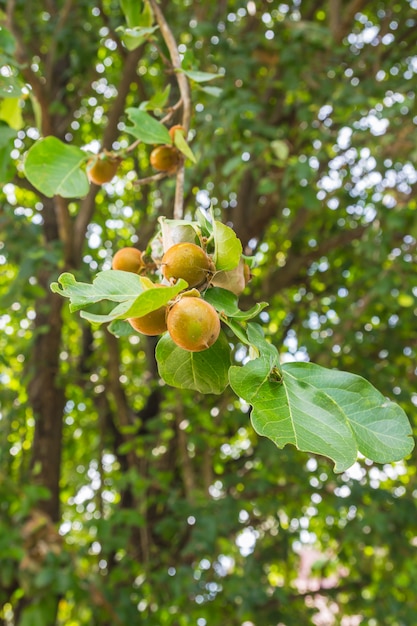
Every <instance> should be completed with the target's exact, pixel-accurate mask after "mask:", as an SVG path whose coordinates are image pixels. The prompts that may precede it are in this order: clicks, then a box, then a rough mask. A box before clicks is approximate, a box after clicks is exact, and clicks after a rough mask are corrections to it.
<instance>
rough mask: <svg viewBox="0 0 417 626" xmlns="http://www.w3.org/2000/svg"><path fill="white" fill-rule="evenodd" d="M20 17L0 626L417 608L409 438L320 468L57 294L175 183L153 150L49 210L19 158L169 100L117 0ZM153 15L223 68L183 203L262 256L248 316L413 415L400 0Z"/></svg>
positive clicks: (410, 146) (13, 55)
mask: <svg viewBox="0 0 417 626" xmlns="http://www.w3.org/2000/svg"><path fill="white" fill-rule="evenodd" d="M124 4H125V3H124ZM126 4H128V5H129V4H131V3H129V2H127V3H126ZM28 6H29V5H28V3H27V2H25V1H24V0H15V2H11V1H9V2H7V3H6V2H2V3H0V19H1V24H2V30H0V63H1V66H2V72H1V74H0V95H1V100H0V104H1V108H0V120H1V121H0V174H1V177H2V190H1V191H0V230H1V236H0V264H1V266H0V306H1V316H0V329H1V334H0V363H1V368H0V383H1V389H0V403H1V404H0V442H1V443H0V601H1V602H0V621H1V623H2V624H5V626H6V625H7V626H34V625H35V624H36V625H38V624H44V625H45V626H50V625H54V626H83V625H86V626H87V625H88V626H93V625H97V626H99V625H100V626H107V625H108V624H112V625H116V626H119V625H126V624H130V623H140V624H146V625H149V626H163V625H167V626H186V625H189V624H197V625H198V626H206V625H210V626H211V625H217V624H226V623H227V624H228V625H230V626H243V625H245V626H252V625H255V626H276V625H278V624H280V625H282V624H284V625H285V626H299V625H300V624H307V623H313V624H328V625H329V626H331V625H333V624H335V625H341V626H346V625H349V624H351V625H352V626H353V625H355V624H369V625H370V626H380V625H390V626H400V625H407V626H408V625H410V624H412V623H414V621H415V598H416V595H417V586H416V580H417V554H416V551H417V537H416V530H415V528H416V526H415V519H416V514H417V511H416V502H417V499H416V498H417V484H416V480H417V479H416V470H415V453H414V455H413V458H410V459H407V460H406V461H405V462H401V463H396V464H393V465H386V466H377V465H375V464H373V463H370V462H369V461H367V460H366V459H359V460H358V462H357V463H356V464H355V465H354V466H353V467H352V468H351V470H348V471H347V472H345V473H343V474H341V475H334V474H333V472H332V466H331V464H330V463H329V462H328V461H326V460H324V459H322V458H320V457H311V456H309V455H306V454H302V453H299V452H296V451H295V450H294V449H293V448H292V447H286V448H285V449H284V450H282V451H280V450H278V449H277V448H276V447H275V446H274V445H273V444H272V443H271V442H270V441H267V440H265V439H262V438H258V437H257V436H256V435H255V434H254V432H253V430H252V428H251V425H250V421H249V416H248V408H247V406H246V405H245V404H244V403H243V402H240V401H239V400H238V399H237V398H236V396H234V395H233V394H232V393H231V392H229V391H228V390H226V392H224V394H222V395H221V396H220V397H214V396H211V395H208V396H204V397H203V396H201V395H199V394H194V393H192V392H185V391H184V392H183V391H181V392H179V391H178V390H173V389H170V388H168V387H167V386H164V385H162V384H161V382H160V381H159V379H158V377H157V375H156V370H155V363H154V360H153V350H154V344H153V342H152V340H150V339H145V338H143V337H141V336H139V335H133V336H130V337H121V338H120V339H119V340H117V341H116V339H115V338H114V337H113V336H111V335H110V334H109V333H108V332H107V331H106V330H103V329H99V328H96V327H94V326H93V327H91V326H89V325H88V324H87V323H86V322H85V321H83V320H81V319H79V318H78V317H77V316H76V315H72V314H70V313H69V311H68V307H67V304H63V305H62V304H61V305H56V304H55V303H56V300H57V299H59V296H55V295H54V294H51V293H50V290H49V284H50V283H51V282H53V281H55V280H56V279H57V276H58V275H59V274H60V273H61V272H62V271H66V270H69V271H73V272H74V273H76V274H77V278H78V280H88V281H91V278H92V277H93V276H94V275H95V273H96V272H97V271H99V270H103V269H108V268H109V267H110V264H111V257H112V255H113V254H114V252H115V251H116V250H117V249H119V248H120V247H123V246H126V245H137V246H138V247H141V248H143V247H144V246H146V245H147V243H148V241H149V239H150V238H151V237H152V234H153V232H154V227H155V224H156V221H157V218H158V216H159V215H167V216H168V217H172V207H173V202H174V191H175V178H167V179H164V180H162V181H160V182H156V183H153V184H151V185H141V186H138V185H137V184H135V181H137V180H138V179H140V178H144V177H146V176H149V175H151V174H152V173H153V172H152V170H151V168H150V165H149V154H150V149H151V147H150V146H147V145H144V144H140V145H139V146H138V147H137V149H136V150H135V151H133V152H132V153H129V157H128V158H127V159H126V160H125V161H124V162H123V164H122V166H121V168H120V169H119V172H118V176H117V177H116V178H115V179H114V180H113V181H112V182H111V183H109V184H107V185H104V186H103V187H102V188H91V189H90V192H89V194H88V195H87V196H86V198H84V199H82V200H80V201H78V200H74V201H65V204H64V205H62V201H60V200H59V199H57V198H54V199H49V198H45V197H43V196H41V195H40V194H38V193H37V192H36V191H35V190H34V189H33V188H32V187H31V185H29V183H28V182H27V181H26V179H24V177H23V175H22V160H23V159H24V156H25V154H26V152H27V151H28V150H29V148H30V147H31V146H32V145H33V144H34V141H36V140H37V139H38V138H39V137H40V136H45V135H50V134H51V135H54V136H56V137H57V138H58V139H60V140H61V141H65V142H68V143H71V144H73V145H75V146H78V147H81V148H83V149H87V148H88V149H91V150H92V151H95V152H97V151H98V150H99V149H100V146H104V147H106V148H107V149H115V150H118V149H120V148H125V147H127V146H128V145H129V143H130V142H131V138H129V136H128V134H125V132H124V131H125V127H126V125H129V120H128V117H127V116H126V115H125V113H124V111H125V110H126V108H129V107H138V106H139V105H140V104H141V103H143V102H146V101H149V100H151V98H155V100H154V101H155V102H158V101H159V102H164V98H166V94H167V93H168V92H166V91H165V90H166V88H167V85H170V92H169V103H170V104H172V103H174V102H176V101H177V99H178V92H177V83H176V81H175V77H174V76H173V75H172V72H171V71H170V68H169V63H167V61H166V59H167V56H168V53H167V50H166V48H165V45H164V42H163V41H162V39H161V36H160V33H158V31H157V30H156V31H155V32H154V33H153V35H152V38H151V39H150V40H149V41H148V42H147V43H142V44H141V46H140V47H139V48H136V49H134V50H131V51H127V50H126V49H125V48H124V46H123V45H122V43H121V39H120V36H121V33H120V32H119V31H118V30H117V29H118V27H120V26H123V25H125V21H124V17H123V13H122V11H121V9H120V7H119V3H118V2H117V1H116V0H103V1H102V2H92V1H90V0H84V1H83V2H77V3H71V2H69V1H63V0H62V1H57V2H48V3H43V2H38V1H37V0H34V1H33V2H31V3H30V10H29V9H28ZM160 7H161V9H162V11H163V13H164V15H165V18H166V20H167V22H168V24H169V25H170V27H171V29H172V31H173V33H174V36H175V38H176V40H177V43H178V44H179V50H180V53H181V55H182V63H183V67H184V69H186V70H187V71H189V76H190V77H191V78H192V76H193V74H192V72H193V71H197V72H209V73H212V74H220V77H219V78H215V79H213V80H211V81H209V82H207V83H200V82H196V81H193V80H192V81H191V91H192V112H193V113H192V120H191V129H190V133H189V141H190V146H191V148H192V151H193V153H194V154H195V156H196V158H197V160H198V162H197V164H196V165H192V164H187V168H186V177H185V194H186V216H188V217H190V218H192V217H193V215H194V212H195V210H196V208H198V207H199V208H202V209H206V208H208V207H209V206H210V204H211V205H212V206H213V208H214V212H215V215H216V218H217V219H219V220H222V221H223V222H224V223H230V224H231V225H233V227H234V228H235V229H236V231H237V233H238V235H239V237H240V238H241V240H242V241H243V243H244V246H245V248H246V249H245V252H246V253H247V254H251V255H254V257H255V260H256V266H255V267H254V268H253V270H252V272H253V278H252V281H251V283H250V284H249V286H248V288H247V289H246V291H245V292H244V295H243V297H242V298H241V301H242V306H245V307H247V308H249V307H250V306H251V305H252V304H253V303H254V302H255V301H262V300H267V301H268V302H269V307H268V308H267V309H266V310H265V311H263V312H262V313H260V315H259V321H260V322H261V323H262V324H263V325H264V328H265V332H266V334H267V335H268V337H269V338H270V340H271V341H272V342H273V343H274V344H275V345H276V346H277V348H278V350H279V351H280V352H281V358H282V360H283V361H291V360H311V361H313V362H316V363H318V364H320V365H323V366H325V367H337V368H338V369H345V370H347V371H350V372H353V373H355V374H359V375H362V376H364V377H365V378H367V379H369V380H370V381H371V382H372V383H373V384H374V385H375V386H376V387H377V388H378V389H379V390H380V391H381V392H382V393H384V394H385V395H386V396H387V397H389V398H391V399H393V400H395V401H396V402H398V403H399V404H400V405H401V406H402V407H403V408H404V409H405V410H406V412H407V414H408V415H409V417H410V420H411V422H412V423H413V426H414V428H415V425H416V421H417V420H416V406H417V393H416V391H415V389H416V385H415V383H416V365H415V364H416V362H417V359H416V350H417V337H416V330H415V328H416V315H417V285H416V280H415V276H416V265H417V257H416V245H417V244H416V242H417V232H416V224H417V222H416V209H417V205H416V200H415V187H416V182H417V173H416V170H415V168H414V165H413V164H414V163H415V162H416V158H417V152H416V147H415V146H416V145H417V141H416V140H417V125H416V120H417V113H416V99H415V86H416V80H417V78H416V72H417V62H416V59H417V47H416V42H415V29H416V25H417V18H416V8H417V7H416V3H415V1H414V0H404V1H403V2H394V3H392V2H387V1H385V0H368V1H366V0H359V1H358V0H350V1H349V2H345V3H339V2H337V1H334V0H333V1H331V2H323V1H320V0H319V1H312V0H310V1H304V0H302V1H297V2H296V1H294V2H289V3H287V4H284V3H273V2H268V1H261V0H260V1H257V0H254V1H252V0H250V1H249V2H240V1H238V0H236V1H235V0H229V2H227V3H226V2H223V1H220V2H217V3H210V2H202V1H201V2H198V1H195V2H188V1H187V2H186V1H184V0H182V1H180V0H177V1H176V0H172V1H171V2H166V1H164V2H162V3H161V4H160ZM10 33H11V34H10ZM4 68H6V69H4ZM4 77H7V78H9V79H10V81H12V82H13V91H12V93H9V94H7V93H4V89H3V80H2V78H4ZM197 77H198V75H197ZM16 93H17V94H19V93H20V94H21V95H20V97H19V96H18V95H16ZM164 94H165V95H164ZM8 96H13V97H8ZM155 114H157V116H158V117H159V118H160V117H161V116H162V112H158V111H157V110H156V111H155ZM177 117H178V119H173V120H172V121H173V122H175V123H180V122H181V118H180V116H179V115H178V116H177ZM12 131H13V132H12ZM16 133H17V134H16ZM11 147H12V150H11V152H10V148H11ZM65 215H67V217H68V219H67V222H65V223H63V222H62V216H65ZM85 221H86V224H85V227H84V226H83V225H84V222H85ZM54 307H55V308H54ZM41 348H42V350H41ZM234 358H235V359H236V361H239V360H241V359H242V358H244V354H242V353H241V351H239V349H238V350H236V352H235V354H234ZM61 406H62V407H63V410H61ZM46 415H47V416H48V420H49V421H45V420H46V417H45V416H46ZM45 424H48V425H49V426H50V425H55V426H56V425H57V424H58V425H61V424H62V431H61V430H60V429H59V428H57V431H56V432H55V431H54V432H52V431H51V430H48V428H49V426H48V428H45ZM45 459H50V460H51V463H54V464H55V465H53V466H52V465H51V467H54V468H55V469H54V471H53V472H52V475H51V474H50V473H49V474H48V471H47V470H48V467H47V464H46V461H45ZM57 467H58V468H59V472H57V471H55V470H56V468H57ZM46 489H49V492H50V494H49V495H51V499H50V500H49V501H48V498H47V496H48V492H47V491H46ZM54 491H55V493H54ZM51 492H52V493H51ZM54 498H55V500H56V501H57V502H59V509H58V504H57V505H56V506H55V508H53V507H52V505H51V504H50V502H53V501H54ZM48 502H49V504H48ZM51 518H52V519H51Z"/></svg>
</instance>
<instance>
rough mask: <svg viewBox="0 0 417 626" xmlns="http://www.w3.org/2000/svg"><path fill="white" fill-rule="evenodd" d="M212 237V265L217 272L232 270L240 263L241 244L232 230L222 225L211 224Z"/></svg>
mask: <svg viewBox="0 0 417 626" xmlns="http://www.w3.org/2000/svg"><path fill="white" fill-rule="evenodd" d="M213 235H214V247H215V249H214V264H215V266H216V269H217V270H218V271H220V270H232V269H233V268H234V267H236V266H237V265H238V263H239V261H240V257H241V255H242V244H241V242H240V240H239V239H238V238H237V236H236V233H235V231H234V230H232V229H231V228H229V226H226V225H225V224H222V222H218V221H214V222H213Z"/></svg>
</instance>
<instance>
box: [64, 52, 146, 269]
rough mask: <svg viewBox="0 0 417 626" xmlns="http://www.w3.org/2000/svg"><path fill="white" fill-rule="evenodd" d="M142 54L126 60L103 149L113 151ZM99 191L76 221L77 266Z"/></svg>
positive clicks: (84, 203) (95, 190) (95, 189)
mask: <svg viewBox="0 0 417 626" xmlns="http://www.w3.org/2000/svg"><path fill="white" fill-rule="evenodd" d="M141 54H142V49H141V47H139V48H137V49H136V50H133V51H132V52H130V53H129V54H128V55H127V57H126V58H125V60H124V72H123V76H122V78H121V81H120V84H119V85H118V89H117V96H116V98H115V100H114V102H113V106H112V108H111V111H110V113H109V116H108V124H107V127H106V130H105V132H104V135H103V141H102V147H103V149H107V150H111V147H112V145H113V142H114V141H115V139H116V138H117V134H118V129H117V124H118V121H119V119H120V117H121V116H122V115H123V112H124V106H125V102H126V97H127V95H128V93H129V89H130V84H131V82H132V80H133V79H134V76H135V74H136V66H137V64H138V61H139V59H140V56H141ZM98 191H99V187H97V186H96V185H92V186H91V187H90V191H89V193H88V194H87V196H86V197H85V198H84V200H83V201H82V203H81V205H80V211H79V213H78V215H77V217H76V219H75V223H74V244H73V247H74V253H73V257H74V261H75V264H77V263H79V261H80V259H81V256H82V250H83V246H84V237H85V233H86V232H87V227H88V225H89V223H90V222H91V219H92V217H93V214H94V210H95V206H96V196H97V193H98Z"/></svg>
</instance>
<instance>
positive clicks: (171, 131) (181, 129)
mask: <svg viewBox="0 0 417 626" xmlns="http://www.w3.org/2000/svg"><path fill="white" fill-rule="evenodd" d="M177 131H178V132H180V133H182V134H183V136H184V137H185V135H186V132H187V131H186V130H185V128H184V126H181V124H175V126H171V128H170V129H169V131H168V132H169V135H170V137H171V139H172V143H174V142H175V133H176V132H177Z"/></svg>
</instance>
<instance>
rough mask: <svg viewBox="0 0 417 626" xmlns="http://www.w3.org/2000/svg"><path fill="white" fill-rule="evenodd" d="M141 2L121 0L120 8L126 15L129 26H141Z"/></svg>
mask: <svg viewBox="0 0 417 626" xmlns="http://www.w3.org/2000/svg"><path fill="white" fill-rule="evenodd" d="M140 5H141V3H140V2H139V1H138V0H120V8H121V9H122V11H123V14H124V16H125V20H126V24H127V25H128V27H129V28H134V27H135V26H139V24H140V19H141V11H140Z"/></svg>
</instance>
